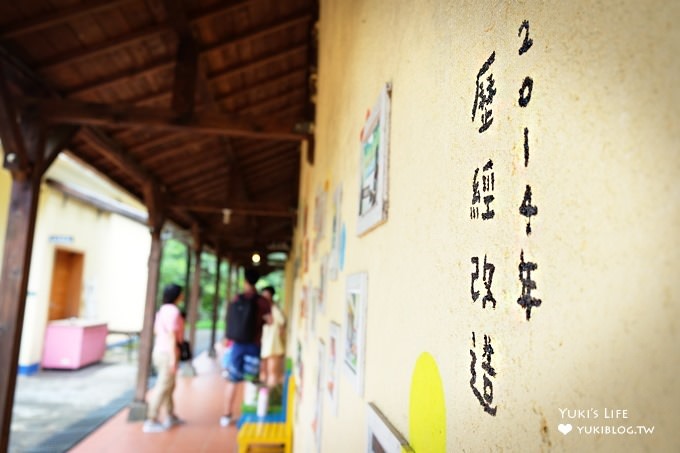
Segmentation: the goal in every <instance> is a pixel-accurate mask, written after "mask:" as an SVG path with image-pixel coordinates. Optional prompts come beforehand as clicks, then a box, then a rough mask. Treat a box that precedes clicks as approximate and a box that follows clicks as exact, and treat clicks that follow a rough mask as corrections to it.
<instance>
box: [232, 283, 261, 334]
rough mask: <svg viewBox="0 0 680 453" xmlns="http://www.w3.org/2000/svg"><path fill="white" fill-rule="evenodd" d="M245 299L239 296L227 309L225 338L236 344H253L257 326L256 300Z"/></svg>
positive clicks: (257, 296)
mask: <svg viewBox="0 0 680 453" xmlns="http://www.w3.org/2000/svg"><path fill="white" fill-rule="evenodd" d="M259 297H260V296H259V295H258V294H255V296H254V297H253V298H252V299H247V298H246V297H245V296H244V295H243V294H239V296H238V299H237V300H236V301H234V302H232V303H230V304H229V307H228V308H227V338H229V339H230V340H234V341H236V342H237V343H254V342H255V330H256V326H257V299H258V298H259Z"/></svg>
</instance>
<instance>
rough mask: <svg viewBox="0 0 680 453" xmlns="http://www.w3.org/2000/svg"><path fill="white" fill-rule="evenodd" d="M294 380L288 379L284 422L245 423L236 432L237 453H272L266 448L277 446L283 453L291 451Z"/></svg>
mask: <svg viewBox="0 0 680 453" xmlns="http://www.w3.org/2000/svg"><path fill="white" fill-rule="evenodd" d="M294 400H295V378H293V377H292V376H290V377H289V378H288V389H287V394H286V421H285V422H276V423H268V422H247V423H244V424H243V425H242V426H241V429H239V432H238V437H237V440H238V451H239V453H246V452H249V451H250V452H253V451H260V450H262V451H272V450H270V449H269V448H267V449H266V450H264V448H266V447H270V446H276V445H279V446H281V448H282V449H283V450H282V451H284V452H285V453H291V452H292V451H293V405H294V403H295V401H294Z"/></svg>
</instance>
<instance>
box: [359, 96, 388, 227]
mask: <svg viewBox="0 0 680 453" xmlns="http://www.w3.org/2000/svg"><path fill="white" fill-rule="evenodd" d="M391 91H392V86H391V84H386V85H385V86H384V87H383V90H382V91H381V92H380V96H378V100H377V101H376V103H375V105H374V106H373V109H372V110H370V111H369V113H368V116H367V118H366V122H365V123H364V127H363V129H362V130H361V136H360V139H361V149H360V153H359V181H360V185H359V219H358V221H357V235H359V236H361V235H362V234H364V233H366V232H368V231H369V230H371V229H372V228H374V227H376V226H378V225H380V224H381V223H383V222H385V221H386V220H387V163H388V159H387V158H388V153H389V131H390V125H389V121H390V94H391Z"/></svg>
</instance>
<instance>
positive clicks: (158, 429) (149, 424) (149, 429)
mask: <svg viewBox="0 0 680 453" xmlns="http://www.w3.org/2000/svg"><path fill="white" fill-rule="evenodd" d="M166 429H167V428H166V427H165V426H164V425H163V424H161V423H158V422H157V421H155V420H147V421H145V422H144V426H142V432H145V433H162V432H163V431H165V430H166Z"/></svg>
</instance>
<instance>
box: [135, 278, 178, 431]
mask: <svg viewBox="0 0 680 453" xmlns="http://www.w3.org/2000/svg"><path fill="white" fill-rule="evenodd" d="M182 296H183V294H182V287H181V286H179V285H175V284H170V285H167V286H166V287H165V289H164V290H163V305H161V308H159V309H158V312H157V313H156V319H155V321H154V333H155V335H156V339H155V341H154V346H153V364H154V367H156V371H157V373H158V377H157V380H156V385H155V387H154V389H153V394H152V395H151V399H150V401H149V412H148V414H147V415H148V416H147V419H146V421H145V422H144V426H143V428H142V430H143V431H144V432H145V433H158V432H163V431H165V430H167V429H168V428H170V427H172V426H174V425H179V424H181V423H183V421H182V420H180V418H179V417H177V415H176V414H175V405H174V402H173V399H172V393H173V392H174V390H175V375H176V373H177V369H178V366H179V346H178V345H179V343H181V342H182V340H183V339H184V318H183V317H182V314H181V312H180V311H179V308H178V307H177V303H179V302H180V301H181V300H182ZM161 407H165V409H166V411H167V414H168V415H167V418H166V420H165V423H161V422H160V421H159V419H158V414H159V412H160V409H161Z"/></svg>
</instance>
